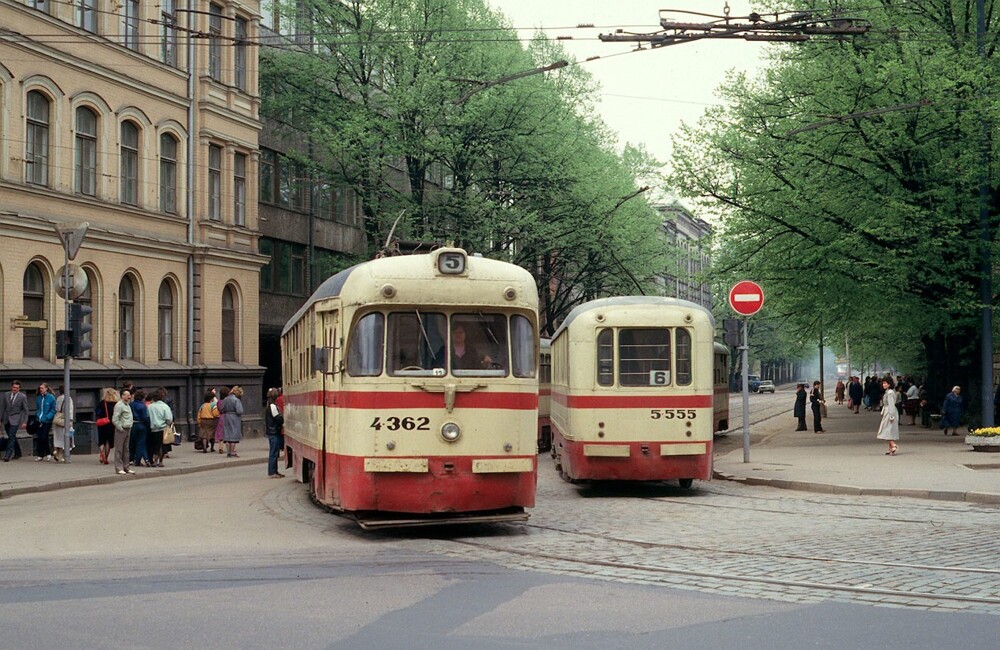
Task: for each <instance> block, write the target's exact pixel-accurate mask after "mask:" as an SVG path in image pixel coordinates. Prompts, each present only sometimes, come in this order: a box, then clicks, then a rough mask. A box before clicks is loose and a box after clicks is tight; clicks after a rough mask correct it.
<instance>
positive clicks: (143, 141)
mask: <svg viewBox="0 0 1000 650" xmlns="http://www.w3.org/2000/svg"><path fill="white" fill-rule="evenodd" d="M79 5H80V3H79V2H77V3H64V2H56V1H54V0H46V2H34V3H32V2H22V1H20V0H0V24H2V25H3V26H4V28H5V29H8V30H11V32H10V33H8V34H5V35H4V36H2V37H0V242H2V245H0V248H2V254H0V285H2V294H0V386H2V385H3V384H5V383H7V382H8V381H9V380H12V379H15V378H17V379H21V380H22V381H28V382H34V381H36V380H37V381H48V382H50V383H55V384H58V383H60V381H61V379H62V365H63V362H62V360H58V359H56V357H55V331H56V330H57V329H63V328H64V318H65V316H64V315H65V302H64V301H63V300H62V299H61V298H58V297H57V296H56V293H55V291H54V283H55V281H56V278H55V275H56V272H57V271H58V269H59V268H60V267H61V266H62V264H63V261H64V249H63V246H62V244H61V242H60V240H59V238H58V237H57V234H56V230H55V229H56V227H58V226H70V227H71V226H73V225H76V224H79V223H81V222H88V223H89V229H88V231H87V234H86V237H85V239H84V241H83V244H82V246H81V248H80V251H79V254H78V255H77V257H76V259H75V263H76V264H77V265H79V266H81V267H82V268H83V269H85V270H86V272H87V275H88V277H89V278H90V280H91V289H90V291H91V296H90V297H89V300H90V304H91V305H92V307H93V308H94V313H93V315H92V317H91V318H92V324H93V327H94V329H93V332H92V339H93V348H92V350H91V353H90V358H89V359H77V360H74V361H73V363H72V368H73V375H72V386H73V392H74V393H76V395H75V398H76V400H77V403H78V405H79V406H80V407H81V410H82V411H83V413H84V414H85V413H86V406H87V404H90V403H93V402H94V396H95V395H96V392H97V390H99V388H100V387H101V386H104V385H114V386H117V385H120V383H121V382H122V381H124V380H126V379H127V380H131V381H133V382H135V384H136V386H141V387H149V388H151V387H155V386H157V385H164V386H166V387H167V389H168V392H169V394H170V397H171V400H172V401H173V403H174V407H175V410H176V411H177V414H176V415H177V420H178V422H180V423H182V424H184V425H186V426H191V425H192V422H191V419H192V417H193V413H194V409H195V408H196V407H197V406H198V405H199V404H200V401H201V393H202V391H203V389H204V387H205V386H210V385H222V384H230V385H231V384H234V383H240V384H242V385H244V386H245V388H246V395H245V397H244V401H245V402H246V403H247V407H248V408H247V412H248V414H254V413H256V411H257V405H258V404H259V403H260V401H261V385H260V382H261V377H262V374H263V369H262V368H261V367H260V365H259V364H258V359H257V355H258V336H259V334H258V317H259V303H258V292H259V277H258V275H259V269H260V267H261V265H262V264H264V263H265V262H266V259H265V258H264V257H262V256H261V255H259V254H258V253H257V245H258V238H259V232H258V218H257V202H256V200H255V199H256V196H257V192H258V188H257V181H256V170H257V151H258V145H257V140H258V132H259V130H260V126H261V125H260V122H259V115H258V113H259V108H260V102H259V98H258V95H257V93H258V90H257V51H256V49H257V48H256V45H254V44H253V43H254V42H255V37H256V32H257V13H258V3H257V2H256V0H248V1H241V2H229V1H224V2H214V3H210V2H208V1H206V0H198V1H193V2H177V3H176V7H177V8H178V10H177V11H176V12H174V14H173V17H174V18H175V19H176V21H177V22H176V24H177V26H178V29H176V30H167V31H168V32H170V33H169V34H166V33H165V31H164V27H163V26H162V25H157V24H153V23H151V22H147V21H149V20H159V21H163V20H168V19H169V16H168V15H165V14H164V12H165V11H167V10H168V9H169V8H170V6H169V4H168V3H162V2H161V3H156V4H153V3H145V2H129V1H128V0H126V1H124V2H121V1H118V0H95V2H94V3H93V5H94V8H95V9H96V11H94V12H93V14H92V17H93V22H88V23H86V24H81V23H80V21H79V15H80V14H79V13H78V6H79ZM133 9H137V10H138V13H137V14H136V15H135V20H134V21H132V20H129V19H128V18H127V17H126V13H127V12H131V11H132V10H133ZM188 9H191V10H192V11H187V10H188ZM212 13H215V14H217V15H215V16H212V15H209V14H212ZM189 18H190V20H192V23H191V24H190V25H189V23H188V20H189ZM237 24H240V25H242V26H244V27H245V32H246V37H247V38H246V39H245V40H243V39H240V38H237ZM189 27H190V28H192V29H194V30H195V31H196V32H198V33H200V34H204V35H206V36H212V38H195V39H193V41H192V42H193V43H194V46H193V48H192V50H193V58H192V59H191V61H190V63H191V66H190V69H191V70H192V71H193V72H194V79H195V82H194V85H193V90H194V93H193V96H191V95H190V94H189V84H188V69H189V66H188V63H189V61H188V36H187V34H188V32H187V31H184V30H185V29H187V28H189ZM11 33H14V34H20V35H22V36H21V37H14V36H11V35H10V34H11ZM164 43H170V44H172V45H173V46H174V47H172V48H165V47H164ZM238 52H239V54H238ZM215 54H218V57H215ZM240 55H242V56H240ZM238 58H241V59H242V61H243V62H244V65H243V66H242V70H241V72H240V74H238V72H237V69H236V68H237V65H236V64H237V59H238ZM210 59H211V60H210ZM215 62H217V64H216V63H215ZM31 92H38V93H41V96H43V97H44V99H45V100H46V102H45V103H46V104H47V107H48V119H47V124H46V125H45V128H44V129H42V130H43V131H45V132H47V136H48V144H47V147H35V148H32V147H30V146H29V144H28V141H29V138H30V137H31V136H32V134H33V133H37V132H38V131H37V129H36V130H31V129H29V124H28V123H29V114H28V113H29V110H28V109H29V107H28V103H29V100H28V98H29V93H31ZM81 108H86V109H88V110H89V111H91V114H92V115H93V116H95V117H96V129H95V133H94V134H93V139H92V140H90V139H89V138H90V134H89V133H87V130H86V128H84V129H83V130H80V128H79V125H78V123H77V116H78V109H81ZM133 127H134V128H135V129H136V130H137V133H138V138H137V146H136V148H135V169H136V173H135V181H132V180H131V178H132V172H131V171H123V168H125V167H130V166H131V165H130V161H131V160H132V154H131V153H130V147H128V146H125V145H127V138H126V135H127V133H126V131H127V130H129V129H131V128H133ZM29 131H30V132H29ZM164 135H169V136H170V137H171V138H173V140H174V142H175V144H176V156H175V157H174V158H170V157H169V156H167V155H166V154H167V150H166V149H165V148H164V146H163V144H164V143H163V136H164ZM88 142H92V145H88V144H86V143H88ZM81 143H84V144H81ZM190 144H193V147H192V148H193V155H192V154H191V153H189V145H190ZM213 145H214V146H217V147H218V151H219V152H220V156H219V160H218V165H215V164H210V163H211V162H212V158H211V155H210V151H211V149H210V147H211V146H213ZM87 146H93V148H94V149H95V150H96V155H95V162H96V169H95V170H94V171H93V172H92V173H90V172H88V173H85V174H82V176H83V177H84V178H87V179H90V180H91V181H92V187H93V189H92V191H91V190H90V189H89V187H90V186H89V185H86V184H85V185H86V187H84V186H81V183H80V182H79V180H78V178H79V177H80V176H81V175H80V174H79V172H78V169H79V160H80V159H79V153H80V152H81V151H84V150H85V147H87ZM36 152H39V153H44V155H45V156H46V157H47V160H46V159H42V158H41V157H39V158H38V159H37V160H36V158H35V157H34V155H33V154H34V153H36ZM237 155H242V156H245V158H243V160H244V161H245V163H246V164H245V169H244V173H243V175H242V177H241V179H239V180H238V179H237V178H236V167H235V163H236V160H237ZM189 159H190V160H189ZM189 162H190V163H191V165H189ZM171 164H172V165H173V169H174V176H175V178H174V181H173V183H171V182H170V181H169V180H168V179H169V178H170V177H171V174H170V172H169V168H170V165H171ZM41 168H44V169H46V170H47V171H48V177H47V178H44V179H41V178H39V176H38V175H37V174H34V173H32V172H34V171H36V170H38V169H41ZM164 170H167V171H164ZM189 173H190V176H191V178H192V179H193V182H191V181H190V180H189ZM239 183H242V184H243V198H242V201H241V202H240V203H241V204H242V214H241V215H238V214H237V210H238V208H237V203H238V201H237V196H238V194H237V189H238V185H239ZM171 185H173V186H174V188H175V189H174V190H173V191H170V186H171ZM132 186H134V187H135V192H134V197H133V195H132V193H131V192H127V191H123V189H127V188H130V187H132ZM215 187H217V188H218V189H217V190H215V189H214V188H215ZM189 190H190V191H189ZM169 196H172V197H173V201H172V202H166V203H165V201H164V199H165V197H169ZM189 202H190V205H191V206H192V207H191V208H190V209H189ZM216 206H217V207H216ZM31 265H34V267H35V268H37V269H39V270H40V271H41V272H42V277H43V283H44V299H43V303H44V315H45V319H46V327H45V329H44V330H38V329H35V330H24V329H11V328H10V326H9V325H8V323H10V322H11V320H12V319H14V318H15V317H17V316H21V315H23V314H24V305H25V297H24V282H25V278H26V271H27V270H28V269H29V266H31ZM123 277H128V278H130V279H131V280H132V281H134V284H135V287H136V289H137V291H136V297H135V305H134V307H133V308H132V312H133V313H134V337H133V342H134V346H133V348H132V351H131V352H132V353H131V354H130V355H125V356H124V358H123V355H122V352H123V350H125V349H126V347H125V346H123V345H122V336H121V335H122V329H123V328H122V323H123V322H126V320H123V316H122V313H123V312H122V310H123V309H127V307H128V305H124V307H123V302H124V301H123V300H122V297H121V296H120V295H119V293H120V287H121V283H122V278H123ZM164 282H166V283H167V285H166V286H167V287H169V289H170V301H169V303H168V304H167V305H166V308H165V307H164V306H163V305H161V304H160V287H161V285H162V284H163V283H164ZM227 286H228V287H231V290H232V291H233V294H234V295H235V296H236V297H237V300H236V302H235V305H234V310H233V311H234V312H235V314H236V318H235V331H234V332H233V338H234V339H235V354H234V355H233V356H234V357H235V358H234V359H225V358H224V357H225V356H226V355H225V353H224V351H225V350H226V349H228V348H227V347H226V346H225V345H223V344H222V343H221V342H220V337H221V336H222V333H223V331H224V327H223V309H222V298H221V296H222V293H223V291H224V290H225V288H226V287H227ZM163 319H166V320H167V321H168V323H162V322H161V321H163ZM167 334H169V336H167ZM26 336H27V337H28V338H29V339H30V338H31V337H36V336H41V339H42V341H43V345H42V352H41V354H40V355H36V354H29V355H28V356H25V354H24V352H25V350H26V348H25V343H24V341H25V337H26ZM161 339H162V340H163V341H169V345H167V343H164V346H166V347H167V348H169V351H167V352H165V353H161ZM161 357H162V358H161ZM245 423H246V424H249V428H250V429H257V428H259V421H258V419H257V418H256V416H255V415H249V416H248V417H247V418H246V420H245Z"/></svg>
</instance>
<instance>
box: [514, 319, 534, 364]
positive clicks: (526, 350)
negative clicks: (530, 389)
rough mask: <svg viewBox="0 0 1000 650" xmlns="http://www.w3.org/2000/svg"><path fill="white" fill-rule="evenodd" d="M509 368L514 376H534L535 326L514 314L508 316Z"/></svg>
mask: <svg viewBox="0 0 1000 650" xmlns="http://www.w3.org/2000/svg"><path fill="white" fill-rule="evenodd" d="M510 349H511V362H512V363H511V370H512V371H513V373H514V376H515V377H534V376H535V328H534V326H533V325H532V324H531V321H530V320H528V319H527V318H525V317H524V316H520V315H518V314H515V315H513V316H511V318H510Z"/></svg>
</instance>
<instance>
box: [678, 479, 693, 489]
mask: <svg viewBox="0 0 1000 650" xmlns="http://www.w3.org/2000/svg"><path fill="white" fill-rule="evenodd" d="M677 482H678V483H680V485H681V488H683V489H685V490H690V489H691V486H692V485H694V479H693V478H681V479H677Z"/></svg>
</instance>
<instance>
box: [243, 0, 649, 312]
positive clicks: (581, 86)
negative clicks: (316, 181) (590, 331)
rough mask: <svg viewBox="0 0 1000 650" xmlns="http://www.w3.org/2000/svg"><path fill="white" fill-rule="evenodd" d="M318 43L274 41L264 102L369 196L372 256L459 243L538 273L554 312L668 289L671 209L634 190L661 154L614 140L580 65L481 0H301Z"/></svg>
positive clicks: (265, 60) (266, 57) (265, 69)
mask: <svg viewBox="0 0 1000 650" xmlns="http://www.w3.org/2000/svg"><path fill="white" fill-rule="evenodd" d="M295 8H299V9H302V8H306V9H307V15H308V20H305V21H303V22H304V24H308V25H310V27H309V28H308V29H306V30H305V32H308V33H309V35H310V39H311V43H308V45H309V47H308V49H306V50H304V49H302V48H300V47H281V48H263V52H262V63H261V79H262V82H261V83H262V87H266V88H267V91H268V92H267V93H262V94H263V95H265V97H264V111H265V112H266V113H268V114H271V115H281V116H283V117H284V119H285V120H286V121H287V122H288V123H289V124H292V125H294V127H295V128H296V129H298V130H303V131H306V132H307V133H309V134H310V136H311V137H310V140H311V143H312V144H311V146H312V149H311V150H310V151H309V152H308V155H306V153H307V152H301V154H302V155H301V156H300V157H299V159H300V160H301V161H302V162H307V161H309V160H312V161H315V160H317V159H318V160H321V161H323V163H322V165H323V166H330V167H334V168H335V170H336V179H337V180H342V181H344V182H346V183H347V184H349V185H350V186H351V187H352V188H353V189H354V190H355V191H356V192H357V194H358V196H359V197H360V200H361V203H362V206H363V212H364V216H365V229H366V232H367V234H368V239H369V245H370V247H371V248H372V252H374V251H375V250H377V249H378V248H381V247H382V246H383V245H385V244H386V243H387V238H388V236H389V232H390V230H391V229H392V228H393V225H394V224H395V223H396V221H397V218H398V217H399V215H400V214H402V215H403V217H402V219H399V223H398V226H397V227H396V230H394V231H393V234H394V236H395V237H397V238H400V239H409V240H421V241H433V242H448V241H451V242H454V243H455V244H458V245H461V246H464V247H466V248H467V249H469V250H471V251H476V252H481V253H484V254H486V255H490V256H494V257H500V258H504V259H509V260H511V261H514V262H515V263H518V264H520V265H522V266H524V267H525V268H527V269H529V270H531V271H532V272H533V273H534V274H535V276H536V278H537V280H538V284H539V290H540V294H541V295H542V299H543V304H544V311H545V316H544V317H543V322H545V323H548V324H550V327H551V324H553V323H554V322H556V321H557V320H559V319H560V318H561V317H562V316H563V315H565V313H567V312H568V311H569V309H570V308H572V306H573V305H574V304H576V302H579V301H580V300H582V299H585V298H589V297H594V296H599V295H607V294H617V293H628V294H634V293H644V292H649V291H653V290H655V279H656V276H657V274H658V273H659V272H662V269H663V268H664V264H665V258H664V253H663V242H662V240H661V239H660V237H659V234H658V233H659V219H658V216H657V213H656V212H655V210H653V209H652V208H650V206H649V205H648V204H647V202H646V200H645V198H644V196H643V192H642V191H640V190H639V189H638V187H637V178H638V177H639V176H640V175H642V176H643V177H647V176H648V175H651V174H652V172H651V170H652V169H653V168H654V166H655V165H654V163H653V161H652V160H650V159H649V157H648V156H647V155H645V154H644V152H642V151H640V150H634V149H629V150H627V151H626V152H625V153H624V154H618V153H616V151H615V148H614V147H615V142H614V139H613V138H611V137H610V136H609V134H608V133H607V130H606V128H605V127H604V126H603V125H602V124H601V123H600V122H599V121H598V120H596V119H595V118H594V117H593V108H592V104H593V99H592V92H593V90H594V84H593V81H592V80H591V79H590V77H589V75H587V74H586V72H585V71H583V69H582V68H580V67H579V66H569V67H566V68H563V69H561V70H560V71H558V72H554V73H548V74H544V75H543V74H535V75H531V76H525V77H522V78H518V79H516V80H511V81H510V82H508V83H500V84H496V85H489V86H487V85H485V82H488V81H493V80H497V79H502V78H504V77H506V76H510V75H515V74H517V73H520V72H524V71H527V70H532V69H534V68H536V67H540V66H543V65H547V64H550V63H552V62H553V61H556V60H560V59H564V58H565V53H564V52H563V51H562V50H561V48H560V47H559V46H558V44H556V43H553V42H550V41H547V40H545V39H544V38H542V37H538V38H536V39H534V40H533V42H532V43H531V44H530V46H529V47H528V48H523V47H521V45H520V44H519V43H518V42H517V40H516V35H515V33H514V32H513V30H512V29H511V28H510V26H509V25H508V24H507V23H506V22H505V21H504V20H503V18H502V17H501V16H500V15H498V14H496V13H495V12H493V11H492V10H490V9H489V7H488V6H487V5H486V3H485V2H484V1H483V0H372V1H370V2H360V1H354V2H342V3H341V2H333V3H331V2H327V1H326V0H304V2H303V0H297V1H296V2H295V3H289V4H288V6H287V7H284V9H285V10H286V13H288V14H289V15H291V13H292V12H293V11H294V10H295Z"/></svg>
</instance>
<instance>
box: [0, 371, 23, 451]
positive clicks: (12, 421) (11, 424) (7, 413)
mask: <svg viewBox="0 0 1000 650" xmlns="http://www.w3.org/2000/svg"><path fill="white" fill-rule="evenodd" d="M0 423H2V424H3V432H4V435H6V436H7V444H6V447H5V448H4V451H3V462H5V463H6V462H9V461H11V460H17V459H18V458H20V457H21V445H20V444H18V442H17V432H18V430H19V429H26V428H27V427H28V397H27V395H25V394H24V393H22V392H21V382H19V381H17V380H14V381H12V382H11V383H10V390H9V391H8V392H6V393H4V395H3V399H2V400H0Z"/></svg>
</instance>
